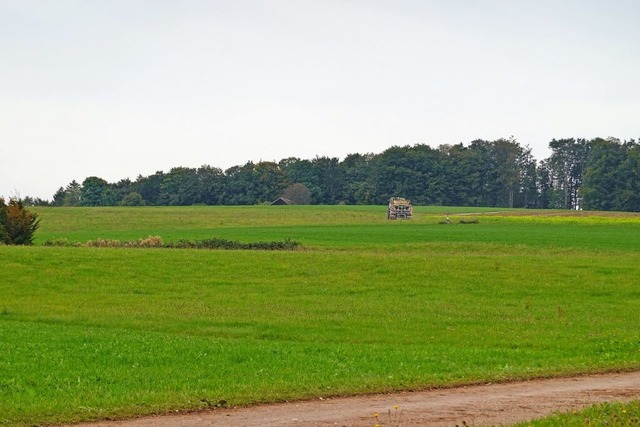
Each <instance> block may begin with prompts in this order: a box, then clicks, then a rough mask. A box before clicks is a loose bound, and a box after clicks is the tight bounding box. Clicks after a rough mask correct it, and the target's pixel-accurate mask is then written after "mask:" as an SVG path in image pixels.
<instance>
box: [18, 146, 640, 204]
mask: <svg viewBox="0 0 640 427" xmlns="http://www.w3.org/2000/svg"><path fill="white" fill-rule="evenodd" d="M549 148H550V149H551V155H550V157H549V158H547V159H544V160H542V161H537V160H536V159H534V158H533V156H532V154H531V149H530V148H528V147H526V146H522V145H521V144H520V143H518V141H517V140H515V139H514V138H513V137H511V138H507V139H504V138H501V139H498V140H495V141H485V140H480V139H479V140H475V141H472V142H471V143H469V144H467V145H464V144H462V143H460V144H455V145H441V146H439V147H437V148H433V147H431V146H428V145H425V144H417V145H413V146H408V145H407V146H393V147H391V148H388V149H387V150H385V151H383V152H382V153H379V154H372V153H368V154H350V155H348V156H347V157H346V158H344V159H343V160H340V159H338V158H335V157H326V156H317V157H315V158H314V159H310V160H309V159H300V158H295V157H290V158H286V159H282V160H280V161H279V162H268V161H261V162H258V163H253V162H248V163H246V164H244V165H242V166H234V167H231V168H229V169H227V170H224V171H223V170H222V169H220V168H216V167H212V166H209V165H203V166H201V167H199V168H188V167H175V168H173V169H171V170H170V171H168V172H162V171H158V172H156V173H155V174H153V175H149V176H142V175H139V176H138V177H137V179H136V180H135V181H131V180H130V179H122V180H120V181H118V182H115V183H109V182H107V181H105V180H104V179H102V178H99V177H95V176H92V177H88V178H86V179H85V180H84V181H83V182H82V183H78V182H76V181H75V180H74V181H72V182H71V183H69V184H68V185H67V186H66V187H60V189H58V191H57V192H56V193H55V194H54V195H53V200H52V201H44V200H41V199H32V198H25V199H23V203H25V204H46V205H52V206H117V205H120V206H141V205H152V206H156V205H175V206H184V205H196V204H203V205H254V204H261V203H269V202H271V201H273V200H275V199H277V198H278V197H285V198H287V199H290V200H292V201H294V202H295V203H298V204H339V203H345V204H363V205H371V204H386V203H387V201H388V199H389V198H390V197H394V196H401V197H406V198H409V199H411V200H412V201H413V203H414V204H416V205H443V206H494V207H516V208H540V209H547V208H555V209H587V210H617V211H640V180H639V179H638V172H639V171H640V144H638V143H637V142H636V141H635V140H629V141H621V140H619V139H617V138H606V139H604V138H595V139H592V140H586V139H579V138H568V139H558V140H556V139H553V140H552V141H551V142H550V143H549Z"/></svg>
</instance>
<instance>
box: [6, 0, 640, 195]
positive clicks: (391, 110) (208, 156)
mask: <svg viewBox="0 0 640 427" xmlns="http://www.w3.org/2000/svg"><path fill="white" fill-rule="evenodd" d="M639 17H640V1H638V0H535V1H532V0H502V1H501V0H404V1H403V0H308V1H305V0H219V1H216V0H202V1H199V0H144V1H142V0H49V1H35V0H0V196H1V195H4V196H11V195H15V194H16V192H17V193H18V194H20V195H21V196H27V195H30V196H34V197H41V198H45V199H51V197H52V196H53V193H54V192H55V191H56V190H57V189H58V188H59V187H61V186H66V185H67V184H68V183H69V182H70V181H71V180H73V179H75V180H77V181H78V182H82V181H83V180H84V179H85V178H86V177H88V176H99V177H101V178H104V179H106V180H107V181H109V182H116V181H118V180H120V179H123V178H127V177H128V178H131V179H132V180H133V179H135V178H136V177H137V176H138V175H139V174H142V175H149V174H152V173H154V172H155V171H157V170H163V171H165V172H167V171H168V170H169V169H170V168H172V167H175V166H187V167H198V166H200V165H203V164H209V165H211V166H216V167H220V168H222V169H226V168H228V167H231V166H234V165H242V164H244V163H246V162H247V161H249V160H252V161H260V160H276V161H277V160H280V159H282V158H285V157H291V156H293V157H300V158H305V159H311V158H313V157H315V156H316V155H320V156H323V155H326V156H331V157H340V158H341V159H342V158H344V157H345V156H346V155H347V154H349V153H367V152H372V153H379V152H382V151H383V150H385V149H386V148H388V147H390V146H393V145H413V144H416V143H425V144H430V145H432V146H434V147H435V146H438V145H440V144H455V143H459V142H463V143H465V144H468V143H469V142H471V141H472V140H474V139H478V138H482V139H487V140H493V139H497V138H500V137H505V138H506V137H509V136H511V135H513V136H514V137H515V138H516V139H517V140H518V141H519V142H520V143H521V144H522V145H528V146H530V147H531V148H532V149H533V154H534V156H535V157H536V158H537V159H538V160H541V159H543V158H546V157H547V156H548V155H549V151H548V149H547V146H548V142H549V141H550V140H551V139H552V138H564V137H584V138H593V137H596V136H602V137H608V136H616V137H618V138H620V139H630V138H634V139H636V138H638V137H640V129H639V128H640V78H639V76H640V74H639V72H640V25H639V24H638V18H639Z"/></svg>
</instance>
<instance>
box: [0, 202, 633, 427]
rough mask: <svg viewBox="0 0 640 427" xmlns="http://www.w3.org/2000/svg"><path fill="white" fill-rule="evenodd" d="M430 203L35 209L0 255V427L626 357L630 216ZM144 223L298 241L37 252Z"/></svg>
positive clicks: (122, 234) (174, 233)
mask: <svg viewBox="0 0 640 427" xmlns="http://www.w3.org/2000/svg"><path fill="white" fill-rule="evenodd" d="M448 210H449V211H450V213H451V224H441V222H443V220H444V212H445V211H446V209H445V208H426V207H417V208H416V210H415V219H414V220H412V221H405V222H400V221H398V222H396V221H387V220H386V219H385V217H386V212H385V208H384V207H350V206H332V207H327V206H321V207H309V206H304V207H303V206H298V207H269V206H257V207H189V208H48V209H39V210H38V212H39V213H40V215H41V218H42V227H41V230H40V231H39V234H38V240H37V245H36V246H34V247H0V270H1V271H2V272H3V280H2V281H1V282H0V354H2V355H3V356H2V358H0V424H2V425H20V424H24V425H32V424H35V423H38V424H42V423H55V422H72V421H81V420H98V419H104V418H118V417H129V416H133V415H140V414H150V413H163V412H167V411H175V410H192V409H199V408H207V407H214V406H235V405H244V404H251V403H258V402H277V401H283V400H293V399H302V398H312V397H320V396H322V397H326V396H337V395H351V394H361V393H372V392H385V391H391V390H404V389H422V388H429V387H434V386H449V385H454V384H470V383H478V382H487V381H502V380H513V379H521V378H533V377H549V376H558V375H567V374H574V373H587V372H601V371H616V370H622V369H637V368H640V328H639V327H638V314H637V313H638V312H640V288H639V287H638V279H637V278H638V277H640V249H639V248H640V233H639V232H640V217H638V216H636V215H620V214H617V215H604V214H591V215H584V214H580V215H567V213H566V212H561V213H556V214H553V212H549V211H544V212H535V211H524V212H523V211H506V212H497V213H496V210H495V209H485V210H482V211H480V210H477V211H476V210H473V209H469V208H466V209H463V208H459V209H455V208H449V209H448ZM549 214H552V215H549ZM461 219H463V220H464V222H465V223H460V220H461ZM148 235H159V236H161V237H162V238H163V240H164V241H172V240H177V239H205V238H213V237H220V238H225V239H231V240H239V241H242V242H254V241H271V240H282V239H292V240H295V241H298V242H300V243H301V244H302V248H301V249H300V250H297V251H278V252H275V251H273V252H272V251H223V250H215V251H210V250H193V249H191V250H186V249H185V250H181V249H124V248H117V249H113V248H87V247H45V246H41V244H42V243H44V242H45V241H46V240H50V239H68V241H80V242H83V241H86V240H90V239H96V238H105V239H121V240H128V239H138V238H143V237H147V236H148Z"/></svg>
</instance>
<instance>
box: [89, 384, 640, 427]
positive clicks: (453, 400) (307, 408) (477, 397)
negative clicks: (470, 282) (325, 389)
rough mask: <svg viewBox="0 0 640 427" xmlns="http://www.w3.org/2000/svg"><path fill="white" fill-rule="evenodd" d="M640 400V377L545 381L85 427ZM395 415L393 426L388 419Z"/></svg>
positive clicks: (470, 414)
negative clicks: (396, 407) (395, 407)
mask: <svg viewBox="0 0 640 427" xmlns="http://www.w3.org/2000/svg"><path fill="white" fill-rule="evenodd" d="M638 399H640V372H627V373H613V374H599V375H588V376H581V377H573V378H556V379H541V380H531V381H523V382H512V383H503V384H485V385H477V386H467V387H457V388H448V389H434V390H425V391H416V392H403V393H394V394H379V395H367V396H355V397H340V398H331V399H317V400H312V401H302V402H288V403H279V404H271V405H259V406H252V407H243V408H229V409H227V408H220V409H215V410H211V411H205V412H197V413H190V414H176V415H163V416H153V417H144V418H137V419H132V420H123V421H104V422H98V423H87V424H81V426H83V427H151V426H154V427H155V426H159V427H195V426H198V427H199V426H225V427H253V426H255V427H257V426H261V427H262V426H349V427H351V426H354V427H355V426H369V427H371V426H374V425H375V424H376V419H375V418H374V413H377V414H379V422H380V425H384V426H388V425H389V426H397V425H400V426H455V425H462V423H463V421H464V422H466V423H467V424H468V425H475V426H478V425H500V424H510V423H515V422H519V421H527V420H530V419H533V418H539V417H544V416H546V415H549V414H551V413H553V412H555V411H569V410H574V409H579V408H583V407H585V406H589V405H592V404H596V403H601V402H605V401H624V402H626V401H630V400H638ZM395 405H397V406H398V409H397V411H396V409H394V406H395ZM390 415H391V419H390V418H389V417H390Z"/></svg>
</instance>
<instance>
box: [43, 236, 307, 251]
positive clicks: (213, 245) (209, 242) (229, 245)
mask: <svg viewBox="0 0 640 427" xmlns="http://www.w3.org/2000/svg"><path fill="white" fill-rule="evenodd" d="M44 246H73V247H97V248H166V249H235V250H267V251H285V250H289V251H290V250H294V249H297V248H299V247H300V246H301V244H300V242H296V241H293V240H291V239H285V240H282V241H273V242H249V243H242V242H238V241H234V240H227V239H221V238H212V239H204V240H186V239H180V240H176V241H173V242H167V243H165V242H163V241H162V238H161V237H160V236H148V237H146V238H144V239H138V240H128V241H121V240H113V239H102V238H98V239H95V240H89V241H87V242H86V243H81V242H74V241H70V240H67V239H51V240H47V241H46V242H44Z"/></svg>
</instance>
